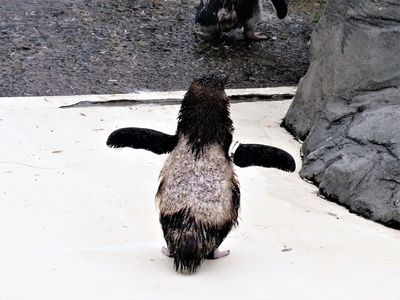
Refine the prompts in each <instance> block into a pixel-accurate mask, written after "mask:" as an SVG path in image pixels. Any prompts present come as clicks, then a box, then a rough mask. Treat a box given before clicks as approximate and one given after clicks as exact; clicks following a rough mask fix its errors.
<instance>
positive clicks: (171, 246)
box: [107, 75, 295, 273]
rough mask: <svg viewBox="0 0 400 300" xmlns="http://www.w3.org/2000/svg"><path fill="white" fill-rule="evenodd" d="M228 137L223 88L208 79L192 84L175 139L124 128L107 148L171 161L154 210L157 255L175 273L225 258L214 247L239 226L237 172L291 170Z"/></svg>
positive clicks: (288, 163)
mask: <svg viewBox="0 0 400 300" xmlns="http://www.w3.org/2000/svg"><path fill="white" fill-rule="evenodd" d="M232 134H233V124H232V120H231V118H230V113H229V99H228V97H227V95H226V94H225V91H224V80H223V79H222V78H221V77H219V76H217V75H207V76H204V77H202V78H200V79H196V80H194V81H193V82H192V84H191V86H190V88H189V90H188V92H187V93H186V95H185V97H184V99H183V101H182V105H181V108H180V111H179V115H178V126H177V130H176V133H175V134H174V135H168V134H165V133H162V132H159V131H155V130H151V129H147V128H121V129H118V130H116V131H114V132H112V133H111V135H110V136H109V138H108V140H107V145H108V146H110V147H115V148H119V147H132V148H136V149H145V150H149V151H152V152H154V153H156V154H162V153H170V154H169V156H168V157H167V159H166V161H165V163H164V166H163V167H162V170H161V172H160V177H159V179H160V184H159V188H158V191H157V194H156V202H157V204H158V208H159V212H160V215H159V219H160V223H161V227H162V230H163V233H164V238H165V241H166V243H167V248H163V249H162V252H163V253H164V254H166V255H168V256H170V257H173V258H174V265H175V269H176V270H177V271H180V272H184V273H193V272H195V271H196V270H197V268H198V267H199V266H200V264H201V262H202V261H203V260H204V259H206V258H209V259H216V258H220V257H223V256H226V255H228V254H229V250H227V251H219V250H218V247H219V245H220V244H221V243H222V241H223V240H224V239H225V237H226V236H227V235H228V233H229V232H230V231H231V229H232V228H233V227H235V226H236V225H237V224H238V212H239V206H240V190H239V183H238V180H237V178H236V175H235V173H234V164H236V165H237V166H239V167H248V166H253V165H255V166H262V167H273V168H278V169H281V170H285V171H291V172H293V171H294V170H295V162H294V160H293V157H292V156H291V155H290V154H289V153H287V152H285V151H283V150H281V149H278V148H275V147H271V146H265V145H258V144H240V143H238V142H236V141H233V139H232Z"/></svg>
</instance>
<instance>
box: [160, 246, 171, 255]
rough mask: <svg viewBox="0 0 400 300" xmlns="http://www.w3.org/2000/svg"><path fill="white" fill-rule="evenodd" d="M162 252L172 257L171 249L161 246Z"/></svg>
mask: <svg viewBox="0 0 400 300" xmlns="http://www.w3.org/2000/svg"><path fill="white" fill-rule="evenodd" d="M161 252H162V254H164V255H166V256H168V257H172V255H171V253H170V252H169V249H168V248H167V247H162V248H161Z"/></svg>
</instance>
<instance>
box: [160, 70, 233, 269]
mask: <svg viewBox="0 0 400 300" xmlns="http://www.w3.org/2000/svg"><path fill="white" fill-rule="evenodd" d="M178 120H179V121H178V128H177V136H178V143H177V145H176V147H175V148H174V150H173V151H172V152H171V154H170V155H169V157H168V158H167V160H166V162H165V164H164V167H163V168H162V170H161V173H160V187H159V189H158V192H157V196H156V199H157V203H158V206H159V209H160V222H161V224H162V228H163V231H164V237H165V240H166V242H167V245H168V249H169V252H170V255H171V256H172V257H174V262H175V267H176V269H177V270H180V271H189V272H194V271H195V270H196V269H197V267H198V266H199V265H200V263H201V261H202V260H203V259H205V258H206V257H207V256H209V255H212V253H213V251H214V250H216V249H217V248H218V246H219V245H220V244H221V242H222V241H223V240H224V238H225V237H226V235H227V234H228V233H229V231H230V230H231V229H232V227H233V226H234V225H235V224H236V223H237V218H238V210H239V186H238V182H237V180H236V176H235V173H234V170H233V164H232V162H231V161H230V159H229V158H228V157H227V155H226V147H227V146H229V144H230V142H231V141H232V131H233V126H232V121H231V119H230V117H229V99H228V97H227V96H226V94H225V92H224V88H223V82H222V81H221V80H220V79H219V78H217V77H214V76H209V77H205V78H202V79H201V80H197V81H194V82H193V83H192V85H191V87H190V89H189V91H188V92H187V93H186V95H185V98H184V99H183V102H182V106H181V109H180V112H179V118H178Z"/></svg>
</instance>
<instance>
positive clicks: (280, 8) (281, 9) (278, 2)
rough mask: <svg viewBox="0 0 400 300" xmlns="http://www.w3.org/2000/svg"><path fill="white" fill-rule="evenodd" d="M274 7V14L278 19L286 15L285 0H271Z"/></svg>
mask: <svg viewBox="0 0 400 300" xmlns="http://www.w3.org/2000/svg"><path fill="white" fill-rule="evenodd" d="M271 1H272V5H273V6H274V8H275V11H276V15H277V16H278V18H279V19H283V18H284V17H286V15H287V11H288V9H287V3H286V1H285V0H271Z"/></svg>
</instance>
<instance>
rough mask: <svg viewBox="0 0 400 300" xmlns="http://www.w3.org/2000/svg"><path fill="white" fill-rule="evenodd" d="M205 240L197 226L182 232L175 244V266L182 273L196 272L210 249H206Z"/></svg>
mask: <svg viewBox="0 0 400 300" xmlns="http://www.w3.org/2000/svg"><path fill="white" fill-rule="evenodd" d="M205 248H206V247H205V241H204V238H203V236H202V233H200V232H199V231H198V230H196V229H195V228H189V229H188V230H185V231H184V232H182V233H181V235H180V236H179V238H178V240H177V243H176V244H175V249H174V250H175V251H173V256H174V267H175V270H176V271H177V272H180V273H189V274H191V273H195V272H196V271H197V269H198V268H199V267H200V265H201V263H202V262H203V260H204V259H205V258H206V256H207V254H208V253H209V252H210V251H207V250H206V249H205Z"/></svg>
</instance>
